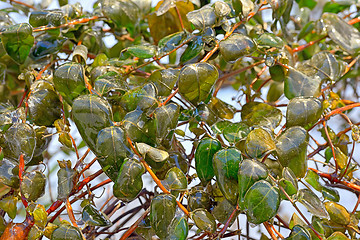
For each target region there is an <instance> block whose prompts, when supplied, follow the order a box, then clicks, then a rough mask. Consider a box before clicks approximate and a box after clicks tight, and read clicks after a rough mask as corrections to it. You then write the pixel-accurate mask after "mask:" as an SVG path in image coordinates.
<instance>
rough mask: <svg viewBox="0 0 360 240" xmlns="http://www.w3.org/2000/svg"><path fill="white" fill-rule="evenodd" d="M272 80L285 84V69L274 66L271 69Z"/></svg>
mask: <svg viewBox="0 0 360 240" xmlns="http://www.w3.org/2000/svg"><path fill="white" fill-rule="evenodd" d="M269 72H270V76H271V79H272V80H274V81H276V82H283V81H284V80H285V69H284V67H283V66H281V65H274V66H272V67H269Z"/></svg>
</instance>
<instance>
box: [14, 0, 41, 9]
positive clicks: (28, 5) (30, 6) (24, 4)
mask: <svg viewBox="0 0 360 240" xmlns="http://www.w3.org/2000/svg"><path fill="white" fill-rule="evenodd" d="M12 3H17V4H20V5H23V6H25V7H28V8H31V9H33V10H35V11H36V10H37V8H36V7H34V6H32V5H30V4H27V3H24V2H21V1H17V0H10V4H12Z"/></svg>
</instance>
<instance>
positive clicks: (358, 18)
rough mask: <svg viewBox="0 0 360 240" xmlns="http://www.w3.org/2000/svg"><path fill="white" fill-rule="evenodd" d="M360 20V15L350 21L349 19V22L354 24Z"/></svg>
mask: <svg viewBox="0 0 360 240" xmlns="http://www.w3.org/2000/svg"><path fill="white" fill-rule="evenodd" d="M358 22H360V17H357V18H354V19H351V20H350V21H348V24H350V25H353V24H355V23H358Z"/></svg>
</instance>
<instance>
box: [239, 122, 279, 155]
mask: <svg viewBox="0 0 360 240" xmlns="http://www.w3.org/2000/svg"><path fill="white" fill-rule="evenodd" d="M275 148H276V146H275V142H274V139H273V138H272V136H271V134H270V133H269V132H268V131H266V130H265V129H263V128H255V129H254V130H252V131H251V132H250V133H249V134H248V136H247V138H246V142H245V151H246V154H247V155H248V156H250V157H251V158H255V159H261V158H263V157H264V156H265V155H266V154H268V153H270V152H272V151H274V150H275Z"/></svg>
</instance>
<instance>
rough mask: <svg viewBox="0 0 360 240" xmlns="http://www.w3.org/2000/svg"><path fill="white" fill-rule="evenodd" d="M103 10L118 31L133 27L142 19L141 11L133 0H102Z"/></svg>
mask: <svg viewBox="0 0 360 240" xmlns="http://www.w3.org/2000/svg"><path fill="white" fill-rule="evenodd" d="M101 10H102V12H103V14H104V15H105V16H106V17H108V18H109V19H111V21H112V22H113V23H114V24H115V26H116V28H118V29H120V28H121V27H127V26H129V25H132V24H134V23H136V22H137V21H138V20H139V19H140V9H139V7H138V6H137V5H136V4H135V3H134V2H133V1H131V0H121V1H116V0H102V1H101Z"/></svg>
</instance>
